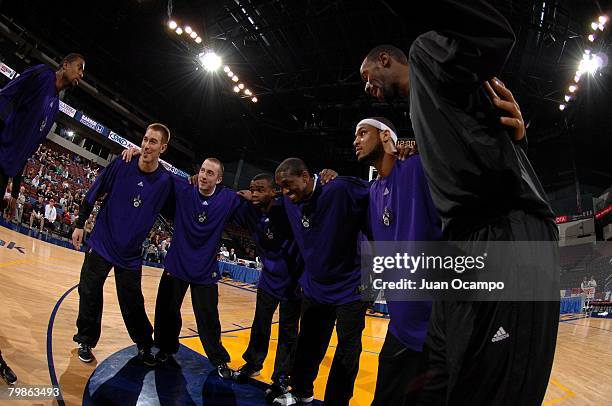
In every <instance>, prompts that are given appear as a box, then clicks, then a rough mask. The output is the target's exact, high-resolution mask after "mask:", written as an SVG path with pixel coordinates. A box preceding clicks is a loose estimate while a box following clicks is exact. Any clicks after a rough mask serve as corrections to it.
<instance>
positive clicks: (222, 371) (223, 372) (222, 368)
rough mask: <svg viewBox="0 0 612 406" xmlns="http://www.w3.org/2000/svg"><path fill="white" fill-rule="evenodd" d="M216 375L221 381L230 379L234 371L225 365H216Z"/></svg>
mask: <svg viewBox="0 0 612 406" xmlns="http://www.w3.org/2000/svg"><path fill="white" fill-rule="evenodd" d="M217 373H218V374H219V376H220V377H221V378H223V379H232V377H233V376H234V371H232V369H231V368H230V367H228V366H227V364H226V363H223V364H219V365H217Z"/></svg>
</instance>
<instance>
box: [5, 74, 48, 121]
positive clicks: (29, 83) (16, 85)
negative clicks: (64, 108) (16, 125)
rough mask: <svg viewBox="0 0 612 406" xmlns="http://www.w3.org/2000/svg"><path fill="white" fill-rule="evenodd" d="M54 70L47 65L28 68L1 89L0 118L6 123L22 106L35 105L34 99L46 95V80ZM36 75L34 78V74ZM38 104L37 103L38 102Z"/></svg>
mask: <svg viewBox="0 0 612 406" xmlns="http://www.w3.org/2000/svg"><path fill="white" fill-rule="evenodd" d="M52 73H53V72H52V71H51V70H50V69H49V68H48V67H47V66H40V65H39V66H34V67H31V68H29V69H26V70H25V71H24V72H23V73H22V74H21V75H19V76H18V77H17V78H15V79H13V80H11V81H10V82H9V83H8V84H7V85H6V86H5V87H4V88H3V89H2V90H0V120H1V121H2V122H4V123H5V124H6V123H7V122H9V121H10V120H11V117H12V116H13V114H14V113H15V112H16V111H17V110H18V109H19V108H21V106H22V105H23V106H26V108H29V107H27V106H31V105H34V104H33V100H34V99H35V98H37V97H40V96H42V95H44V92H43V90H44V86H43V85H42V84H43V83H44V82H45V81H47V80H51V78H50V74H52ZM34 75H35V76H36V77H35V78H33V76H34ZM36 105H37V104H36Z"/></svg>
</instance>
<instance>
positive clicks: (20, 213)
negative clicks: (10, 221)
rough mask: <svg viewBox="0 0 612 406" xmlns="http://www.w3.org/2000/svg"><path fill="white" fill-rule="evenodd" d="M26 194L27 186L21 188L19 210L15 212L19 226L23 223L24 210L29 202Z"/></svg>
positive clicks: (18, 202)
mask: <svg viewBox="0 0 612 406" xmlns="http://www.w3.org/2000/svg"><path fill="white" fill-rule="evenodd" d="M25 193H26V192H25V186H21V187H20V188H19V197H18V198H17V210H16V212H15V219H16V220H17V224H19V223H21V217H22V216H23V208H24V206H25V203H26V201H27V199H26V195H25Z"/></svg>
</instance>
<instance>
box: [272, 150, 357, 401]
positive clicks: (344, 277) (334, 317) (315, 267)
mask: <svg viewBox="0 0 612 406" xmlns="http://www.w3.org/2000/svg"><path fill="white" fill-rule="evenodd" d="M275 179H276V183H278V184H279V185H280V186H281V188H282V191H283V194H284V195H285V199H284V200H285V202H284V203H285V210H286V211H287V216H288V218H289V224H290V225H291V229H292V231H293V235H294V237H295V240H296V242H297V245H298V247H299V250H300V254H301V256H302V258H303V259H304V272H303V274H302V276H301V277H300V285H301V287H302V290H303V304H302V316H301V322H300V332H299V336H298V343H297V349H296V357H295V364H294V366H293V369H292V373H291V380H292V384H291V387H292V389H291V391H290V392H288V393H286V394H284V395H281V396H279V397H278V398H276V399H275V400H274V404H278V405H294V404H298V403H300V402H302V403H307V402H310V401H312V399H313V382H314V380H315V378H316V376H317V372H318V370H319V364H320V363H321V361H322V360H323V357H324V356H325V352H326V351H327V347H328V345H329V340H330V338H331V335H332V332H333V330H334V323H336V331H337V333H338V346H337V348H336V353H335V355H334V360H333V362H332V365H331V370H330V373H329V378H328V380H327V386H326V388H325V403H326V404H330V405H339V406H341V405H348V403H349V400H350V399H351V397H352V395H353V386H354V382H355V377H356V376H357V371H358V369H359V355H360V354H361V333H362V331H363V328H364V326H365V312H366V305H367V303H366V302H364V301H362V300H361V294H360V292H361V287H360V284H361V272H360V268H361V266H360V265H361V264H360V250H359V233H360V231H362V230H365V229H366V214H367V208H368V189H369V185H368V184H367V183H366V182H364V181H362V180H361V179H357V178H351V177H344V176H339V177H338V178H336V179H335V180H334V181H333V182H330V183H328V184H326V185H324V186H322V185H321V182H320V180H319V177H318V176H316V175H315V176H314V177H312V176H311V175H310V173H309V172H308V168H307V167H306V165H305V164H304V162H303V161H302V160H301V159H298V158H288V159H286V160H284V161H283V162H282V163H281V164H280V165H279V166H278V168H277V169H276V174H275Z"/></svg>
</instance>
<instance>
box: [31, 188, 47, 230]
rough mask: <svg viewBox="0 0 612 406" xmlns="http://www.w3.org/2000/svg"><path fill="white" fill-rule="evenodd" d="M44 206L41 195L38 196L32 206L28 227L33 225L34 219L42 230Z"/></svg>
mask: <svg viewBox="0 0 612 406" xmlns="http://www.w3.org/2000/svg"><path fill="white" fill-rule="evenodd" d="M44 213H45V206H44V201H43V197H42V196H38V201H37V202H36V203H34V205H33V206H32V214H30V228H32V226H33V225H34V220H36V221H38V222H39V223H40V229H41V230H42V228H43V224H44Z"/></svg>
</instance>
